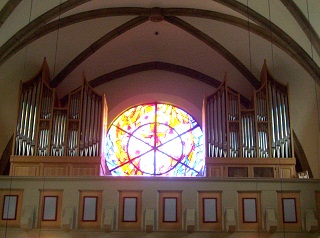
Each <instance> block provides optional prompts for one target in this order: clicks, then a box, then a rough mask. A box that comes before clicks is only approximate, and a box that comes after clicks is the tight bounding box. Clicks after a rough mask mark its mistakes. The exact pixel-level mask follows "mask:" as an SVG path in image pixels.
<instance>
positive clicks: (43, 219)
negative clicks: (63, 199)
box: [41, 196, 59, 221]
mask: <svg viewBox="0 0 320 238" xmlns="http://www.w3.org/2000/svg"><path fill="white" fill-rule="evenodd" d="M46 198H55V199H56V201H55V202H56V204H55V206H56V209H55V214H54V219H45V218H44V216H45V207H46ZM58 201H59V197H58V196H44V197H43V207H42V217H41V219H42V221H56V220H57V213H58Z"/></svg>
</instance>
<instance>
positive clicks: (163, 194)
mask: <svg viewBox="0 0 320 238" xmlns="http://www.w3.org/2000/svg"><path fill="white" fill-rule="evenodd" d="M158 192H159V209H158V228H159V230H181V229H182V191H180V190H178V191H177V190H176V191H168V190H161V191H158ZM165 198H171V199H172V198H174V199H176V201H177V202H176V209H177V210H176V221H173V222H171V221H165V219H164V216H165V214H164V212H165V210H164V209H165V207H164V206H165V203H164V201H165Z"/></svg>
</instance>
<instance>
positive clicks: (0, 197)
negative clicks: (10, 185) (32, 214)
mask: <svg viewBox="0 0 320 238" xmlns="http://www.w3.org/2000/svg"><path fill="white" fill-rule="evenodd" d="M5 196H16V197H17V199H18V200H17V204H16V215H15V219H10V220H9V219H3V212H4V201H5ZM22 200H23V190H20V189H13V190H11V189H3V190H1V194H0V215H1V217H0V226H8V227H20V221H21V216H22Z"/></svg>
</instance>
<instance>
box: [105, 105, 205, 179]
mask: <svg viewBox="0 0 320 238" xmlns="http://www.w3.org/2000/svg"><path fill="white" fill-rule="evenodd" d="M202 139H203V135H202V131H201V129H200V126H199V124H198V123H197V122H196V121H195V120H194V119H193V118H192V117H191V116H190V115H189V114H188V113H186V112H185V111H183V110H181V109H179V108H177V107H175V106H172V105H169V104H163V103H152V104H144V105H139V106H136V107H133V108H130V109H129V110H127V111H125V112H124V113H122V114H121V115H120V116H119V117H118V118H117V119H116V120H115V121H114V122H113V123H112V125H111V126H110V129H109V131H108V133H107V140H106V164H107V166H108V169H109V170H110V172H111V174H112V175H156V176H157V175H164V176H202V175H203V172H204V153H203V141H202Z"/></svg>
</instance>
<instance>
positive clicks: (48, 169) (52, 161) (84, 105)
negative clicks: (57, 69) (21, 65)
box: [10, 61, 107, 176]
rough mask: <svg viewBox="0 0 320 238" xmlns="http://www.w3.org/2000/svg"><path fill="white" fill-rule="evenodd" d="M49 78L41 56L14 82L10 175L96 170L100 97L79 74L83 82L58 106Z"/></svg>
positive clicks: (89, 172) (98, 168)
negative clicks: (35, 68)
mask: <svg viewBox="0 0 320 238" xmlns="http://www.w3.org/2000/svg"><path fill="white" fill-rule="evenodd" d="M49 80H50V79H49V70H48V66H47V63H46V61H44V63H43V65H42V69H41V71H40V72H39V73H38V74H37V75H36V76H35V77H34V78H32V79H30V80H29V81H27V82H24V83H21V84H20V99H19V107H18V117H17V126H16V130H15V135H14V138H15V140H14V145H13V151H12V154H13V155H12V156H11V159H10V162H11V168H10V174H11V175H16V176H21V175H22V176H23V175H26V176H30V175H34V176H37V175H48V176H61V175H62V176H63V175H66V176H68V175H99V174H100V172H101V169H102V168H101V167H102V166H101V165H100V163H101V157H102V152H101V143H102V136H101V134H102V131H103V128H105V126H104V124H106V120H107V119H106V118H104V117H105V115H106V113H105V112H104V111H105V110H107V106H106V101H105V97H104V96H100V95H98V94H97V93H96V92H94V90H93V89H92V88H91V87H90V85H89V84H88V83H87V82H86V80H85V79H83V85H82V86H81V87H80V88H78V89H76V90H75V91H73V92H71V93H70V94H69V95H68V103H67V105H66V106H65V107H59V102H58V100H57V98H56V93H55V89H52V88H51V87H50V86H49Z"/></svg>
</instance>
